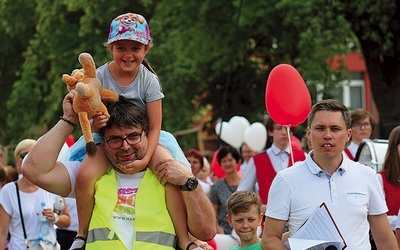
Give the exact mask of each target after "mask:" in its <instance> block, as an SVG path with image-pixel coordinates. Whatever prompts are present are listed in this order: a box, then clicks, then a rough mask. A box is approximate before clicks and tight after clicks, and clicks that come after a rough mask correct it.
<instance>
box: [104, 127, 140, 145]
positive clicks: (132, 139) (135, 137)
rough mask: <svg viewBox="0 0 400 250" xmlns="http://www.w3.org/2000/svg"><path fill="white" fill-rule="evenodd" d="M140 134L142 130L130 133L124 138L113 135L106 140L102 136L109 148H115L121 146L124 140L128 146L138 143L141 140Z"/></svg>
mask: <svg viewBox="0 0 400 250" xmlns="http://www.w3.org/2000/svg"><path fill="white" fill-rule="evenodd" d="M142 134H143V131H142V132H141V133H140V134H138V133H132V134H130V135H128V136H126V137H124V138H122V137H113V138H111V139H108V140H107V139H106V138H104V139H105V141H106V142H107V144H108V146H109V147H110V148H114V149H116V148H120V147H122V144H123V143H124V141H126V142H127V143H128V144H129V145H130V146H133V145H136V144H138V143H140V142H141V141H142Z"/></svg>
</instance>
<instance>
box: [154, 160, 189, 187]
mask: <svg viewBox="0 0 400 250" xmlns="http://www.w3.org/2000/svg"><path fill="white" fill-rule="evenodd" d="M152 170H153V172H154V174H155V175H156V176H157V178H158V180H159V181H160V182H161V184H163V185H165V184H167V182H169V183H171V184H173V185H177V186H181V185H185V183H186V181H187V179H188V178H189V177H192V176H193V173H192V172H191V171H190V170H189V169H187V168H186V167H185V166H184V165H183V164H182V163H180V162H177V161H175V160H172V159H168V160H162V161H160V162H158V163H157V164H156V165H155V166H154V168H152Z"/></svg>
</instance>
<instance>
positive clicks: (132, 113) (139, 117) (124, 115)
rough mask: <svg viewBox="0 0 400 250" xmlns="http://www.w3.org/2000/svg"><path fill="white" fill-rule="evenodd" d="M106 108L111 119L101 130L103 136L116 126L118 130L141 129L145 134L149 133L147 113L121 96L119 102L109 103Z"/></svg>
mask: <svg viewBox="0 0 400 250" xmlns="http://www.w3.org/2000/svg"><path fill="white" fill-rule="evenodd" d="M106 107H107V110H108V113H109V114H110V119H108V122H107V125H106V126H105V127H103V128H101V129H100V131H99V133H100V135H101V136H104V133H105V130H106V129H108V128H111V127H114V126H115V127H117V128H132V127H141V128H142V129H143V132H145V134H147V132H148V131H149V122H148V120H147V114H146V112H144V111H143V110H142V109H141V108H139V107H138V106H137V105H135V104H133V103H132V102H130V101H129V100H127V99H125V98H124V97H122V96H120V97H119V100H118V101H117V102H110V103H107V104H106Z"/></svg>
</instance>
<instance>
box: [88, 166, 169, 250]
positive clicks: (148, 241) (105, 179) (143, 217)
mask: <svg viewBox="0 0 400 250" xmlns="http://www.w3.org/2000/svg"><path fill="white" fill-rule="evenodd" d="M95 189H96V193H95V206H94V209H93V213H92V217H91V219H90V225H89V232H88V237H87V243H86V249H87V250H91V249H93V250H103V249H104V250H110V249H112V250H120V249H126V247H125V245H124V244H123V243H122V242H121V241H120V240H119V239H118V235H117V233H116V232H115V231H114V230H113V228H112V224H111V223H110V221H112V212H113V209H114V207H115V205H116V204H117V199H118V196H117V181H116V175H115V170H114V169H112V170H110V171H109V172H108V173H107V174H105V175H104V176H102V177H101V178H100V179H99V180H98V181H97V182H96V184H95ZM135 213H136V219H135V221H134V222H133V223H135V232H132V233H134V234H135V241H134V246H133V247H134V249H139V250H146V249H149V250H167V249H168V250H171V249H175V246H176V243H177V239H176V235H175V229H174V225H173V223H172V219H171V217H170V215H169V213H168V209H167V205H166V201H165V188H164V186H163V185H161V184H160V182H159V181H158V179H157V178H156V176H155V175H154V174H153V172H152V171H151V170H150V169H147V170H146V172H145V174H144V177H143V180H142V181H141V183H140V185H139V188H138V191H137V193H136V198H135Z"/></svg>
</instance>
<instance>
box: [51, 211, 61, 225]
mask: <svg viewBox="0 0 400 250" xmlns="http://www.w3.org/2000/svg"><path fill="white" fill-rule="evenodd" d="M53 214H54V221H53V222H52V223H53V224H57V222H58V221H59V220H60V216H58V214H57V213H53Z"/></svg>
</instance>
